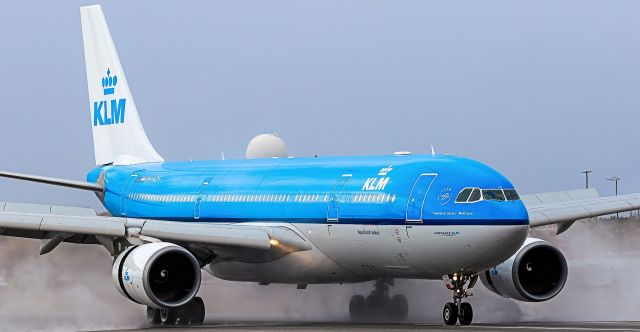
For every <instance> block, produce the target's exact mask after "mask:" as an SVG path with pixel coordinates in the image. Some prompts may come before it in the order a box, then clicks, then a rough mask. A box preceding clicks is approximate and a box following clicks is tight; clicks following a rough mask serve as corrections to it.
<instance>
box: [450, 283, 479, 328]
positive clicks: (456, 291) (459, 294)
mask: <svg viewBox="0 0 640 332" xmlns="http://www.w3.org/2000/svg"><path fill="white" fill-rule="evenodd" d="M442 279H443V280H444V282H445V284H446V285H447V288H448V289H450V290H452V291H453V302H449V303H447V304H445V305H444V309H442V319H443V320H444V323H445V324H446V325H455V324H456V321H459V322H460V325H469V324H471V321H472V320H473V308H472V307H471V304H469V303H466V302H465V303H463V302H462V299H464V298H465V297H468V296H472V295H473V293H472V292H471V288H473V286H475V284H476V282H477V281H478V275H477V274H474V275H470V276H469V275H462V274H458V273H454V274H451V275H448V276H444V277H443V278H442ZM467 282H468V284H467Z"/></svg>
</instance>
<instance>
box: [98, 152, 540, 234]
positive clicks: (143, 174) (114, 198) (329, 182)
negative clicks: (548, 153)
mask: <svg viewBox="0 0 640 332" xmlns="http://www.w3.org/2000/svg"><path fill="white" fill-rule="evenodd" d="M385 170H386V171H388V173H386V174H385ZM103 172H104V183H105V188H106V191H105V197H104V204H105V206H106V208H107V209H108V210H109V212H110V213H111V214H113V215H114V216H125V215H126V216H129V217H136V218H149V219H164V220H177V221H192V222H193V221H199V222H248V221H273V222H296V223H339V224H415V225H527V224H528V223H529V221H528V214H527V210H526V208H525V206H524V204H523V203H522V202H521V201H520V200H517V201H501V202H498V201H479V202H476V203H454V200H455V197H456V196H457V195H458V193H459V192H460V190H462V189H463V188H465V187H480V188H486V189H492V188H503V189H510V188H513V185H512V184H511V183H510V182H509V181H508V180H507V179H506V178H505V177H504V176H502V175H501V174H500V173H498V172H497V171H495V170H493V169H492V168H490V167H488V166H486V165H484V164H481V163H479V162H476V161H473V160H470V159H465V158H460V157H454V156H448V155H436V156H431V155H410V156H375V157H330V158H289V159H255V160H226V161H200V162H164V163H148V164H140V165H132V166H109V165H108V166H102V167H98V168H95V169H93V170H92V171H91V172H89V174H88V175H87V180H88V181H90V182H97V181H98V177H99V176H100V174H101V173H103ZM345 174H351V176H350V177H349V176H344V175H345ZM379 174H381V175H379ZM421 174H426V175H425V176H423V178H422V179H423V180H422V181H417V180H418V178H419V177H420V175H421ZM347 178H348V179H347ZM384 178H388V180H384ZM347 180H348V181H347ZM203 184H204V185H203ZM414 185H416V186H417V187H422V189H420V188H414ZM342 188H343V189H344V190H341V189H342ZM367 189H369V190H367ZM412 190H414V192H418V193H420V192H422V193H424V192H427V194H426V197H425V202H424V205H422V204H420V197H419V196H420V194H418V195H414V196H416V197H415V198H414V199H413V200H411V202H410V203H411V204H409V206H410V210H411V206H412V205H413V212H411V213H410V214H414V215H419V214H422V218H421V220H417V221H413V222H411V221H407V207H408V200H409V198H410V196H411V192H412ZM420 190H422V191H420ZM123 191H124V192H125V196H123ZM143 195H144V196H143ZM167 195H173V196H169V197H168V196H167ZM221 195H224V196H221ZM229 195H230V196H229ZM234 195H235V196H234ZM238 195H240V196H238ZM296 195H298V197H299V198H301V201H298V200H297V199H296ZM300 195H302V196H300ZM362 195H373V196H362ZM159 198H163V200H159ZM362 198H364V199H365V200H372V199H375V201H374V202H361V200H362ZM230 199H231V200H233V201H229V200H230ZM178 200H180V201H178ZM248 200H250V201H248ZM198 202H199V204H198ZM336 219H337V220H336ZM417 219H420V218H419V217H418V218H417Z"/></svg>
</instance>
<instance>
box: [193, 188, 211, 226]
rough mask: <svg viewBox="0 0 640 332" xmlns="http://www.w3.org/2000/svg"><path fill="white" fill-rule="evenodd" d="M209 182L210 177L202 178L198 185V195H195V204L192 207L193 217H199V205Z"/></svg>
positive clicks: (196, 218)
mask: <svg viewBox="0 0 640 332" xmlns="http://www.w3.org/2000/svg"><path fill="white" fill-rule="evenodd" d="M209 182H211V178H207V179H204V181H202V184H201V185H200V190H198V197H196V204H195V206H194V207H193V219H195V220H198V219H200V207H201V205H202V201H203V200H204V199H205V193H206V192H207V187H208V186H209Z"/></svg>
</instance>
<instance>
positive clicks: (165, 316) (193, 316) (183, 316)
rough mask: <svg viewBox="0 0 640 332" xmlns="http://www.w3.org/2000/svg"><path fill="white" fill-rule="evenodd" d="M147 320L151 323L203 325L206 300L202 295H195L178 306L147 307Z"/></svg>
mask: <svg viewBox="0 0 640 332" xmlns="http://www.w3.org/2000/svg"><path fill="white" fill-rule="evenodd" d="M147 321H148V322H149V324H151V325H159V324H162V325H175V324H180V325H202V323H203V322H204V301H202V298H200V297H195V298H193V300H191V301H189V302H188V303H187V304H185V305H183V306H181V307H178V308H171V309H156V308H152V307H147Z"/></svg>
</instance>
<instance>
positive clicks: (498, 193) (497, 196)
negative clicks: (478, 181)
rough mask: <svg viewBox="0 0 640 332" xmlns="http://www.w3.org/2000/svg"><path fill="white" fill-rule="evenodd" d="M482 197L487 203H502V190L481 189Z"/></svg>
mask: <svg viewBox="0 0 640 332" xmlns="http://www.w3.org/2000/svg"><path fill="white" fill-rule="evenodd" d="M482 197H483V198H484V199H485V200H488V201H504V200H506V199H505V198H504V193H503V192H502V189H483V190H482Z"/></svg>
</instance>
